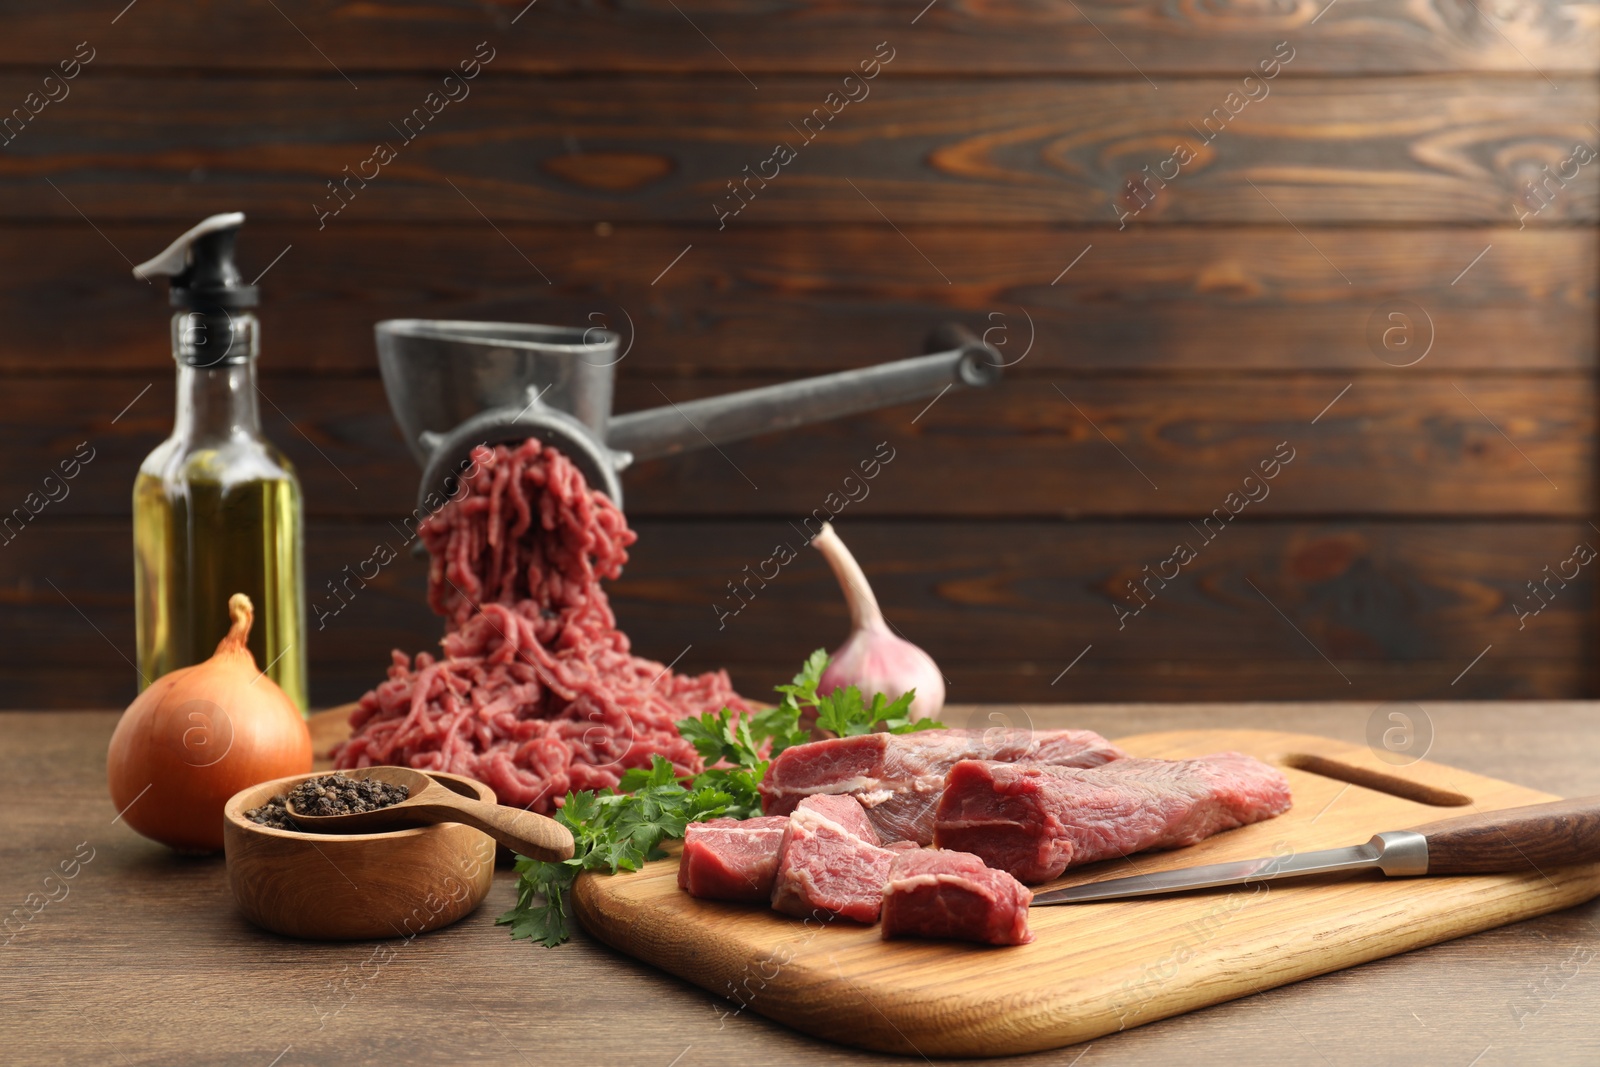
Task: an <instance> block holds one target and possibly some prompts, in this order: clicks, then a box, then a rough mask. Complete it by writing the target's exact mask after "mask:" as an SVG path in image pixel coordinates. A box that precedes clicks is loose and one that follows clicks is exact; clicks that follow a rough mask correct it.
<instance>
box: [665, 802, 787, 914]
mask: <svg viewBox="0 0 1600 1067" xmlns="http://www.w3.org/2000/svg"><path fill="white" fill-rule="evenodd" d="M788 828H789V820H788V818H787V817H782V816H780V817H776V818H768V817H763V818H759V819H744V820H742V821H741V820H739V819H710V820H707V821H706V822H692V823H690V824H689V825H688V826H687V827H686V828H685V829H684V832H683V855H682V856H681V857H680V858H679V859H678V888H679V889H683V890H687V891H688V893H689V895H690V896H694V897H701V898H703V899H706V900H744V901H752V902H755V901H759V902H761V903H765V902H766V901H768V900H770V899H771V897H772V881H773V879H774V878H775V877H776V876H777V873H778V846H779V845H780V844H782V843H783V832H784V831H785V830H786V829H788Z"/></svg>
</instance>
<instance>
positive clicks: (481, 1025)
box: [0, 703, 1600, 1067]
mask: <svg viewBox="0 0 1600 1067" xmlns="http://www.w3.org/2000/svg"><path fill="white" fill-rule="evenodd" d="M1423 708H1424V710H1425V711H1426V713H1427V715H1428V718H1429V719H1430V720H1431V723H1432V728H1433V732H1434V743H1433V748H1432V752H1431V753H1430V755H1429V758H1430V759H1433V760H1436V761H1438V762H1441V763H1447V764H1451V765H1454V766H1458V767H1463V768H1466V769H1469V770H1472V771H1477V772H1479V773H1482V774H1488V775H1493V776H1495V777H1499V778H1504V779H1507V780H1510V781H1515V782H1520V783H1523V784H1525V785H1529V786H1532V787H1534V788H1537V789H1543V790H1547V791H1549V792H1552V793H1559V794H1563V795H1567V796H1575V795H1582V794H1589V793H1600V761H1597V760H1596V759H1595V755H1596V753H1597V752H1600V705H1597V704H1593V703H1481V704H1424V705H1423ZM991 710H992V711H993V713H994V714H995V715H997V716H1000V717H1002V720H1003V721H1007V722H1009V723H1011V724H1019V723H1020V724H1024V725H1026V724H1031V725H1033V726H1036V727H1055V726H1067V725H1072V726H1082V727H1088V728H1090V729H1094V730H1098V731H1100V732H1102V733H1104V734H1106V735H1108V736H1110V737H1118V736H1126V735H1128V734H1133V733H1141V732H1145V731H1150V730H1165V729H1179V728H1196V727H1206V726H1235V727H1258V728H1272V729H1292V730H1302V731H1305V732H1308V733H1318V734H1324V735H1327V736H1331V737H1338V738H1343V739H1347V740H1351V741H1360V740H1362V739H1363V738H1364V737H1365V736H1366V731H1367V727H1368V720H1369V718H1370V717H1371V716H1372V715H1373V714H1374V706H1373V705H1370V704H1293V705H1287V704H1276V705H1272V704H1255V705H1249V704H1240V705H1216V704H1211V705H1075V706H1070V707H1068V706H1054V707H1032V708H1018V707H1014V706H1012V707H997V708H994V709H971V708H952V709H947V711H946V714H945V715H944V716H943V717H944V718H945V721H946V722H948V723H950V724H951V725H967V724H969V723H971V724H974V725H977V724H982V723H986V722H988V721H990V720H989V714H990V711H991ZM114 723H115V716H114V715H112V714H107V713H87V712H83V713H67V712H54V713H29V712H13V713H5V714H0V775H3V777H0V780H3V781H4V783H5V789H4V790H3V791H0V826H3V827H4V828H5V834H4V837H3V839H0V905H3V909H0V910H4V911H5V912H7V913H10V914H12V915H14V916H15V915H18V914H25V913H26V911H23V912H12V911H11V909H14V908H23V906H24V903H25V901H27V899H28V897H29V894H34V893H38V894H40V895H41V896H43V895H44V894H46V893H47V892H50V893H51V895H53V896H56V897H58V898H59V899H56V900H54V901H52V902H50V903H48V904H47V905H46V906H45V907H44V908H43V909H42V910H39V911H37V913H36V914H35V915H34V917H33V918H32V919H31V920H30V921H28V922H26V923H21V922H20V921H19V920H16V919H13V921H12V922H11V923H10V924H9V925H8V926H7V927H6V928H5V936H7V937H9V938H10V941H9V942H8V943H6V944H4V945H3V946H0V1062H4V1063H6V1064H36V1063H68V1064H78V1063H98V1064H141V1065H143V1064H163V1065H165V1064H174V1063H190V1062H204V1063H208V1064H210V1063H215V1064H239V1065H249V1067H291V1065H295V1064H328V1065H339V1067H354V1065H357V1064H386V1065H392V1064H402V1063H403V1064H406V1065H408V1067H409V1065H413V1064H477V1063H488V1064H512V1065H515V1064H527V1065H534V1064H538V1065H541V1067H542V1065H545V1064H567V1063H571V1064H640V1065H652V1067H696V1065H712V1064H715V1065H722V1064H738V1065H740V1067H760V1065H765V1064H790V1063H805V1064H842V1063H867V1062H873V1063H905V1062H916V1061H915V1060H914V1058H913V1059H912V1060H905V1059H899V1058H896V1057H889V1056H879V1055H869V1054H864V1053H860V1052H856V1051H854V1050H851V1049H847V1048H844V1047H842V1046H836V1045H831V1044H828V1043H824V1042H820V1041H816V1040H813V1039H811V1038H808V1037H804V1036H801V1035H798V1034H795V1033H793V1032H790V1031H788V1030H786V1029H784V1028H783V1027H781V1026H779V1025H777V1024H774V1023H770V1022H768V1021H766V1020H765V1019H762V1018H761V1017H759V1016H757V1015H755V1014H754V1013H752V1012H750V1011H745V1012H742V1013H739V1014H733V1013H732V1009H733V1008H734V1005H731V1004H728V1003H725V1002H722V1001H719V1000H716V999H714V998H712V997H710V996H709V995H708V994H706V993H705V992H703V991H701V990H699V989H696V988H694V987H691V986H689V985H686V984H685V983H683V982H680V981H678V980H676V979H674V978H670V977H668V976H666V975H663V974H660V973H657V972H655V971H653V970H652V969H651V968H649V967H647V966H645V965H643V964H640V963H636V962H634V961H633V960H630V959H628V958H626V957H623V956H620V955H618V954H616V953H614V952H612V951H610V950H608V949H606V948H604V947H603V946H600V945H597V944H595V943H593V942H590V941H588V940H587V939H586V938H584V937H583V935H581V934H579V935H578V936H577V937H576V938H575V939H574V940H573V941H572V942H570V943H568V944H566V945H564V946H562V947H560V948H558V949H554V950H546V949H543V948H539V947H536V946H530V945H528V944H525V943H520V942H512V941H511V940H510V939H509V937H508V936H507V935H506V932H505V931H504V930H503V929H500V928H496V927H495V926H493V918H494V916H495V915H497V914H499V913H500V912H501V911H503V910H504V909H505V908H507V907H509V906H510V904H511V901H512V896H513V892H512V888H513V887H512V876H511V875H510V873H509V872H504V871H502V872H500V873H499V874H498V875H497V878H496V882H495V886H494V889H493V890H492V892H491V893H490V896H489V899H488V901H487V902H486V903H485V905H484V906H483V908H482V909H480V910H479V911H478V912H477V913H476V914H474V915H472V916H469V917H468V918H467V919H465V920H464V921H462V922H461V923H459V924H458V925H456V926H454V927H452V928H449V929H446V930H442V931H438V932H436V933H433V934H429V935H424V936H422V937H419V938H417V939H415V940H414V941H412V942H409V943H407V942H403V941H389V942H369V943H337V944H324V943H312V942H299V941H291V940H287V939H284V938H280V937H276V936H272V935H269V934H265V933H262V932H260V931H258V930H256V929H254V928H253V927H251V926H249V925H248V924H246V923H245V922H244V920H243V919H241V918H240V917H239V916H238V915H237V914H236V913H235V911H234V907H233V902H232V899H231V898H230V896H229V893H228V888H227V882H226V878H225V874H224V869H223V863H222V860H221V858H220V857H217V858H212V859H191V858H183V857H178V856H175V855H174V854H172V853H171V852H169V851H167V850H166V849H165V848H163V847H161V846H159V845H156V844H153V843H152V842H149V841H146V840H144V839H143V838H141V837H139V836H138V835H136V834H135V833H133V832H132V831H131V830H129V829H128V828H127V827H126V826H124V825H123V824H122V823H121V822H119V821H117V820H116V812H115V810H114V809H113V808H112V806H111V802H110V799H109V798H108V796H107V794H106V787H105V748H106V743H107V741H108V740H109V738H110V735H111V730H112V726H113V724H114ZM1373 829H1374V830H1381V829H1393V828H1392V827H1374V828H1373ZM90 849H92V850H93V852H92V859H89V860H88V862H87V863H85V864H84V865H83V866H82V867H81V868H80V869H79V873H78V874H77V876H76V877H75V878H74V879H72V880H71V881H70V882H68V883H66V885H67V887H68V888H67V894H66V895H65V896H61V890H60V889H59V888H58V887H57V886H56V883H51V886H50V887H49V889H48V890H47V887H46V886H45V884H44V879H45V878H46V876H47V875H49V874H51V873H52V872H53V871H55V870H56V868H57V866H58V864H60V863H61V862H62V861H64V860H70V859H72V858H73V856H74V854H75V853H76V854H77V855H79V856H80V857H82V856H87V855H89V854H90V852H89V850H90ZM34 903H35V905H37V901H35V902H34ZM1597 919H1600V903H1590V904H1587V905H1585V906H1583V907H1579V908H1574V909H1571V910H1569V911H1565V912H1560V913H1557V914H1554V915H1549V916H1545V917H1543V918H1540V919H1535V920H1531V921H1528V922H1523V923H1518V924H1516V925H1514V926H1510V927H1505V928H1502V929H1499V930H1493V931H1489V932H1486V933H1483V934H1478V935H1475V936H1472V937H1467V938H1462V939H1460V940H1457V941H1453V942H1448V943H1446V944H1443V945H1437V946H1434V947H1432V948H1429V949H1424V950H1422V951H1418V952H1413V953H1409V954H1407V955H1404V956H1400V957H1395V958H1391V959H1386V960H1381V961H1379V962H1377V963H1372V964H1368V965H1366V966H1364V967H1359V968H1356V969H1353V970H1348V971H1343V972H1339V973H1335V974H1330V975H1325V976H1323V977H1320V978H1316V979H1312V980H1310V981H1306V982H1302V983H1300V984H1298V985H1294V986H1288V987H1284V988H1281V989H1275V990H1271V991H1268V992H1266V993H1263V994H1260V995H1258V996H1253V997H1248V998H1246V999H1244V1000H1239V1001H1234V1002H1232V1003H1229V1004H1224V1005H1220V1006H1218V1007H1215V1008H1211V1009H1208V1010H1206V1011H1201V1012H1196V1013H1193V1014H1190V1015H1186V1016H1180V1017H1178V1018H1175V1019H1169V1020H1165V1021H1162V1022H1158V1023H1154V1024H1151V1025H1149V1026H1144V1027H1139V1028H1137V1029H1133V1030H1129V1031H1127V1032H1125V1033H1122V1034H1118V1035H1116V1036H1113V1037H1109V1038H1102V1039H1101V1040H1098V1041H1095V1042H1094V1043H1092V1044H1090V1045H1086V1046H1079V1047H1075V1048H1068V1049H1060V1050H1057V1051H1055V1052H1050V1053H1043V1054H1040V1055H1036V1056H1027V1057H1019V1058H1016V1059H1013V1060H1009V1061H1007V1062H1010V1063H1015V1064H1018V1065H1023V1064H1035V1063H1037V1064H1063V1065H1070V1064H1082V1067H1099V1065H1100V1064H1153V1065H1160V1067H1170V1065H1173V1064H1182V1065H1184V1067H1191V1065H1194V1067H1199V1065H1210V1064H1216V1065H1219V1067H1256V1065H1260V1067H1268V1065H1272V1067H1277V1065H1281V1064H1310V1065H1327V1067H1343V1065H1346V1064H1349V1065H1352V1067H1355V1065H1367V1064H1391V1063H1392V1064H1405V1065H1407V1067H1414V1065H1423V1064H1428V1065H1431V1064H1440V1065H1453V1067H1495V1065H1513V1064H1515V1065H1524V1064H1584V1065H1591V1064H1594V1063H1600V1027H1596V1026H1595V1025H1594V1019H1595V1018H1596V1017H1600V961H1597V960H1596V958H1595V957H1596V956H1600V926H1597V925H1596V920H1597ZM1039 977H1040V981H1041V982H1043V981H1048V980H1049V978H1048V975H1040V976H1039Z"/></svg>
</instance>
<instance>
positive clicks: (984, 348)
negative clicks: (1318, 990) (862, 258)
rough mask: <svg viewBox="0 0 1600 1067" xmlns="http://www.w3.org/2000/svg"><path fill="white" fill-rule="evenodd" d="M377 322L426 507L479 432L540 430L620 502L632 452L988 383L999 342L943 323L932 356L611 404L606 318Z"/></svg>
mask: <svg viewBox="0 0 1600 1067" xmlns="http://www.w3.org/2000/svg"><path fill="white" fill-rule="evenodd" d="M376 332H377V338H378V366H379V368H380V369H381V371H382V372H383V386H384V390H385V391H386V392H387V393H388V395H389V406H390V407H391V408H392V409H394V415H395V419H396V420H397V421H398V422H399V423H400V429H401V432H402V433H403V434H404V435H405V439H406V444H407V445H409V446H410V448H411V451H412V453H413V454H414V455H415V456H416V457H417V461H418V462H419V463H421V464H422V484H421V488H420V489H419V490H418V494H417V496H418V501H419V503H421V504H422V506H423V511H424V513H426V512H427V511H429V510H432V509H431V508H430V507H429V506H428V503H427V501H428V499H429V497H430V496H433V494H434V493H435V492H439V493H443V494H444V495H446V496H448V495H449V494H450V492H451V491H452V488H453V486H452V484H451V478H452V477H453V476H454V475H455V474H457V473H458V472H459V471H461V470H463V469H464V468H465V466H466V465H467V463H468V462H469V460H470V458H471V454H472V450H473V448H475V447H476V446H478V445H480V444H499V443H508V442H517V441H523V440H525V439H527V438H529V437H536V438H538V439H539V440H540V441H541V442H543V443H545V444H548V445H553V446H554V447H556V448H557V449H559V450H560V451H561V452H562V453H563V454H565V455H566V456H567V458H568V459H570V460H572V462H573V463H574V464H576V465H577V467H578V469H579V470H581V471H582V472H583V475H584V477H585V478H587V479H588V481H589V484H590V486H592V487H594V488H596V489H599V490H601V491H602V492H604V493H605V494H606V495H607V496H609V497H610V498H611V500H612V501H613V502H614V503H615V504H616V505H617V506H618V507H621V506H622V482H621V479H620V478H619V477H618V475H619V473H620V472H621V471H622V470H623V469H624V468H626V467H627V466H628V465H629V464H630V463H632V462H634V461H635V460H644V459H655V458H657V457H660V456H670V455H674V454H676V453H679V452H684V451H687V450H689V449H692V448H705V447H707V446H714V445H722V444H726V443H728V442H730V441H738V440H742V439H743V438H746V437H754V436H756V435H757V434H763V433H770V432H772V431H774V430H787V429H790V428H792V427H795V426H803V425H805V424H807V423H812V422H822V421H825V420H827V419H836V418H840V417H842V416H845V415H855V414H860V413H861V412H864V411H873V410H876V409H878V408H883V407H889V406H892V405H895V404H903V403H907V402H910V401H913V400H918V399H920V398H922V397H930V396H935V395H937V394H939V393H941V392H943V391H944V390H945V389H947V388H949V387H950V386H952V385H988V384H990V383H991V382H993V381H995V380H996V379H997V378H998V377H999V376H1000V368H1001V366H1002V360H1001V359H1000V356H999V354H998V353H997V352H995V350H994V349H993V348H991V347H989V346H988V345H987V344H985V343H984V342H983V341H982V340H980V339H979V338H978V337H976V336H974V335H973V334H972V333H971V332H970V331H969V330H967V329H966V328H965V327H963V326H960V325H958V324H954V323H947V324H945V325H944V326H941V327H939V328H938V329H937V330H935V331H934V332H933V333H932V335H930V337H929V339H928V343H927V345H926V346H925V350H926V351H928V352H929V353H931V354H929V355H924V356H917V357H914V358H912V359H902V360H896V361H894V362H892V363H880V364H878V365H876V366H871V367H861V368H858V369H855V370H847V371H840V372H838V373H836V374H824V375H821V376H819V377H815V378H802V379H800V380H799V381H794V382H785V383H784V384H782V385H768V386H763V387H761V388H759V389H746V390H743V391H740V392H736V393H727V394H725V395H723V396H715V397H707V398H705V399H702V400H687V401H684V402H682V403H669V404H667V405H666V406H665V407H658V408H651V409H649V410H647V411H635V412H630V413H629V414H627V415H613V414H612V413H611V389H612V382H613V378H614V369H615V367H616V364H617V362H618V355H617V347H618V344H619V341H620V339H619V337H618V336H617V334H615V333H613V332H611V331H609V330H600V329H588V330H584V329H578V328H568V327H561V326H536V325H529V324H521V323H505V322H452V321H440V320H429V319H390V320H387V321H385V322H380V323H378V324H377V327H376ZM437 499H438V498H437V497H434V500H435V502H436V501H437Z"/></svg>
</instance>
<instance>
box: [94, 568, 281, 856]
mask: <svg viewBox="0 0 1600 1067" xmlns="http://www.w3.org/2000/svg"><path fill="white" fill-rule="evenodd" d="M228 617H229V618H230V619H232V620H233V625H232V626H231V627H230V628H229V630H228V633H227V635H226V636H224V637H223V639H222V640H221V642H219V643H218V645H217V651H216V652H215V654H213V655H212V657H211V658H210V659H208V660H206V661H205V662H204V663H197V664H195V665H194V666H192V667H184V668H182V669H180V670H176V671H172V672H170V673H168V674H164V675H162V676H161V677H160V678H157V679H156V680H155V682H154V683H153V684H152V685H151V686H150V687H149V688H148V689H146V690H145V691H144V692H143V693H140V694H139V696H138V697H137V698H136V699H135V700H134V702H133V703H132V704H130V705H128V710H127V711H125V712H123V713H122V719H121V720H120V721H119V722H118V723H117V730H116V732H115V733H114V734H112V735H111V750H110V751H109V752H108V753H107V755H106V778H107V780H108V781H109V782H110V785H111V802H112V803H113V804H115V805H116V808H117V810H118V811H119V812H121V813H122V821H123V822H125V823H127V824H128V825H129V826H131V827H133V828H134V829H135V830H137V831H138V832H139V833H141V834H143V835H144V836H146V837H148V838H151V839H153V840H156V841H160V842H161V843H163V844H166V845H170V846H172V847H173V848H175V849H178V850H179V851H183V852H215V851H217V850H218V849H220V848H222V808H223V805H224V804H226V803H227V801H228V798H229V797H231V796H233V794H235V793H237V792H238V791H239V790H241V789H243V788H245V787H246V786H252V785H256V784H257V783H260V782H265V781H267V780H268V779H270V778H282V777H285V776H287V775H291V774H305V773H307V772H308V771H310V770H311V732H310V731H309V730H308V729H307V728H306V722H305V719H304V718H302V717H301V715H300V712H299V710H298V709H297V708H296V707H295V706H294V702H293V701H291V700H290V699H289V697H288V696H287V695H286V694H285V693H284V691H283V690H282V689H279V688H278V684H277V683H276V682H274V681H273V680H272V679H271V678H268V677H267V676H266V675H265V674H264V673H262V672H261V671H259V670H257V669H256V661H255V657H254V656H252V655H251V654H250V649H249V648H247V647H246V646H245V640H246V639H247V638H248V637H249V636H250V625H251V623H252V622H253V621H254V619H255V609H254V607H253V606H252V605H251V603H250V598H249V597H247V596H245V595H244V594H243V593H235V594H234V595H233V596H231V597H229V598H228Z"/></svg>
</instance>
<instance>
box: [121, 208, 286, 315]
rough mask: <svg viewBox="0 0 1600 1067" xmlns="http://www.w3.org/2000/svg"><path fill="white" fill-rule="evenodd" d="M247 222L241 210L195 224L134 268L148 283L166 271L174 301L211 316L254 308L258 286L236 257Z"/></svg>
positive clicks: (138, 276) (173, 302) (137, 274)
mask: <svg viewBox="0 0 1600 1067" xmlns="http://www.w3.org/2000/svg"><path fill="white" fill-rule="evenodd" d="M242 225H244V213H243V212H242V211H230V212H228V213H226V214H222V215H212V216H211V217H210V218H208V219H206V220H205V221H204V222H201V223H200V224H198V225H196V226H194V227H191V228H190V229H189V230H188V231H187V232H185V233H184V234H183V235H182V236H180V237H179V238H178V239H177V240H176V241H173V242H172V243H171V244H170V245H168V246H167V247H166V248H165V249H164V250H162V252H161V254H160V255H158V256H156V257H155V258H154V259H151V260H148V261H146V262H144V263H141V264H139V265H138V266H137V267H135V268H133V276H134V277H135V278H140V279H143V280H145V281H148V280H150V278H151V277H153V276H155V275H158V274H159V275H166V276H167V277H168V278H169V279H170V280H171V282H172V292H171V302H172V306H173V307H175V308H188V309H191V310H194V311H199V312H202V313H203V314H207V315H224V316H225V315H226V314H227V311H228V309H230V308H248V307H255V306H256V304H257V302H258V295H257V290H256V287H255V286H253V285H246V284H244V277H243V275H241V274H240V273H239V267H238V265H237V264H235V263H234V261H233V249H234V242H235V240H236V239H237V238H238V236H239V227H240V226H242Z"/></svg>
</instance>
